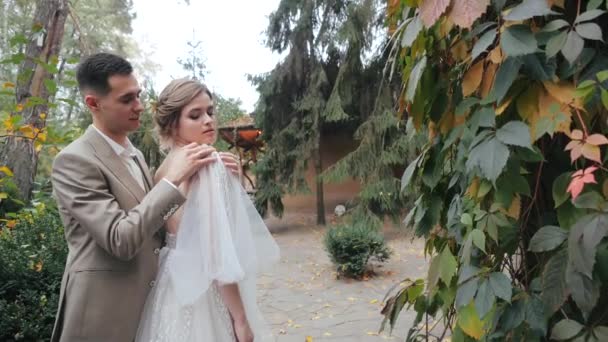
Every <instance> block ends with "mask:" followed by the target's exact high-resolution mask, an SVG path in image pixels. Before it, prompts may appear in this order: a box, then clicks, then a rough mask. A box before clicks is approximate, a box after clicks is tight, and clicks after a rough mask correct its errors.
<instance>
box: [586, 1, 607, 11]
mask: <svg viewBox="0 0 608 342" xmlns="http://www.w3.org/2000/svg"><path fill="white" fill-rule="evenodd" d="M602 2H604V0H589V2H588V3H587V11H589V10H593V9H596V8H598V7H600V5H601V4H602Z"/></svg>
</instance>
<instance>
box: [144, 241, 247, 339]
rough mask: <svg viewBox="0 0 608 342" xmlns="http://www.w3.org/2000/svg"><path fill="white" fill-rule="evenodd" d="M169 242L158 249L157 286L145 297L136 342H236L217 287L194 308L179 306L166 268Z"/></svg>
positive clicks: (169, 254) (213, 287) (212, 287)
mask: <svg viewBox="0 0 608 342" xmlns="http://www.w3.org/2000/svg"><path fill="white" fill-rule="evenodd" d="M167 238H168V240H170V239H171V237H169V236H168V237H167ZM172 243H173V244H174V241H168V246H169V247H164V248H163V249H162V250H161V253H160V265H159V266H160V267H159V273H158V275H157V277H156V284H155V286H154V288H153V289H152V290H151V291H150V294H149V295H148V298H147V301H146V305H145V307H144V310H143V313H142V318H141V322H140V325H139V329H138V332H137V338H136V341H138V342H152V341H153V342H165V341H166V342H174V341H183V342H189V341H191V342H194V341H197V342H201V341H202V342H206V341H209V342H211V341H213V342H236V338H235V336H234V330H233V327H232V320H231V318H230V314H229V312H228V310H227V308H226V306H225V305H224V302H223V300H222V297H221V296H220V294H219V291H218V289H217V286H216V285H213V286H211V287H210V289H209V291H207V292H206V293H205V294H204V295H202V296H201V297H200V298H199V300H198V301H197V302H196V303H194V304H193V305H189V306H182V305H180V304H179V303H178V300H177V298H176V297H175V289H174V287H173V285H172V282H171V277H170V275H169V272H168V268H167V264H168V263H167V260H169V258H171V251H172V248H170V247H171V244H172Z"/></svg>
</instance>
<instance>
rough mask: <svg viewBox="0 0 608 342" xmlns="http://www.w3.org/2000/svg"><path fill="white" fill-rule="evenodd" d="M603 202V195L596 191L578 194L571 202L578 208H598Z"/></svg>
mask: <svg viewBox="0 0 608 342" xmlns="http://www.w3.org/2000/svg"><path fill="white" fill-rule="evenodd" d="M604 202H605V200H604V197H603V196H602V195H600V194H599V193H598V192H597V191H589V192H585V193H584V194H582V195H580V196H578V197H577V198H576V199H575V200H573V201H572V204H573V205H574V207H576V208H579V209H592V210H600V209H601V208H602V204H604Z"/></svg>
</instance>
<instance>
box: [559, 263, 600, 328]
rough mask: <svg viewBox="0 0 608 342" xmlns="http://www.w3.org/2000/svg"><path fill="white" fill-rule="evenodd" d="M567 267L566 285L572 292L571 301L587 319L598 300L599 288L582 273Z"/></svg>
mask: <svg viewBox="0 0 608 342" xmlns="http://www.w3.org/2000/svg"><path fill="white" fill-rule="evenodd" d="M568 266H569V267H568V269H567V270H566V283H567V284H568V288H569V289H570V291H572V299H574V302H576V305H577V306H578V307H579V309H580V310H581V311H582V312H583V315H584V316H585V317H588V316H589V314H590V313H591V311H592V310H593V308H594V307H595V305H596V304H597V301H598V299H599V298H600V286H599V284H598V283H594V282H593V281H592V280H591V279H589V278H587V277H586V276H585V275H583V274H582V273H580V272H577V271H575V270H572V269H571V268H570V264H569V265H568Z"/></svg>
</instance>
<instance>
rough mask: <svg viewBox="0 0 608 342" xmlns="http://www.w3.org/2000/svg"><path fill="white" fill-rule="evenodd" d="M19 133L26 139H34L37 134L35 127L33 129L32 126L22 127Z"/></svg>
mask: <svg viewBox="0 0 608 342" xmlns="http://www.w3.org/2000/svg"><path fill="white" fill-rule="evenodd" d="M19 132H21V133H23V136H24V137H27V138H30V139H33V138H34V135H35V134H36V133H34V127H32V126H31V125H25V126H21V127H19Z"/></svg>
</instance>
